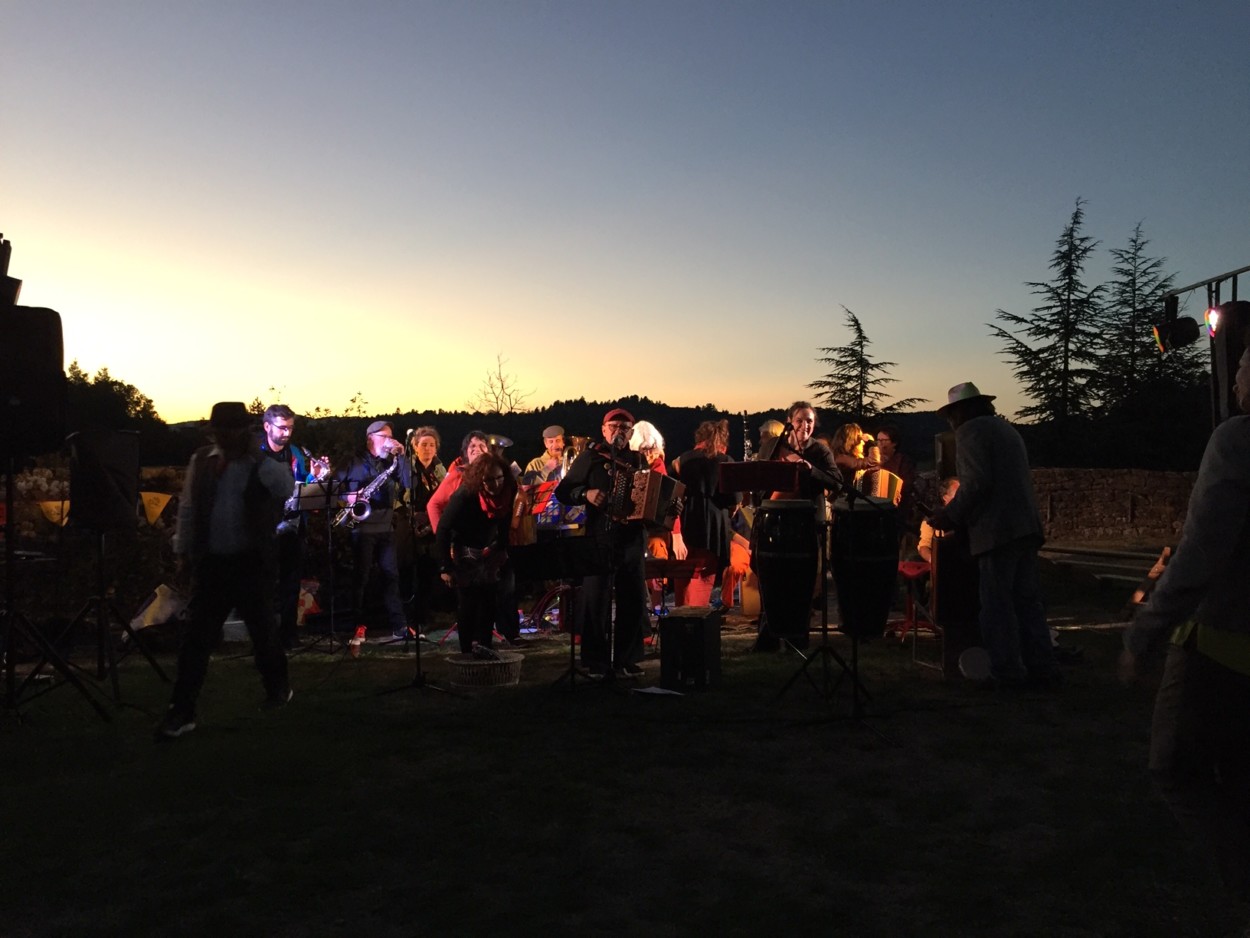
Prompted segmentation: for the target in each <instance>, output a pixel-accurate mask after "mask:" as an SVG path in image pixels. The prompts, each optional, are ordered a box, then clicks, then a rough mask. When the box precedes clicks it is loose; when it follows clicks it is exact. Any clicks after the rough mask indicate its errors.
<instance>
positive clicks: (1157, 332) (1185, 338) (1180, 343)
mask: <svg viewBox="0 0 1250 938" xmlns="http://www.w3.org/2000/svg"><path fill="white" fill-rule="evenodd" d="M1210 312H1211V311H1210V310H1208V313H1210ZM1207 327H1208V328H1209V329H1211V335H1214V334H1215V329H1214V327H1213V326H1211V324H1210V321H1209V320H1208V324H1207ZM1151 332H1152V333H1153V334H1154V337H1155V344H1156V345H1158V346H1159V351H1160V352H1162V353H1163V354H1164V355H1166V354H1167V353H1168V352H1170V351H1172V350H1173V349H1178V348H1184V347H1185V346H1186V345H1190V344H1192V343H1193V342H1195V341H1197V339H1198V333H1199V329H1198V323H1197V322H1196V321H1195V320H1194V319H1192V318H1191V317H1189V316H1182V317H1180V318H1179V319H1174V320H1172V321H1170V322H1161V323H1159V324H1158V325H1157V326H1154V327H1153V328H1152V329H1151Z"/></svg>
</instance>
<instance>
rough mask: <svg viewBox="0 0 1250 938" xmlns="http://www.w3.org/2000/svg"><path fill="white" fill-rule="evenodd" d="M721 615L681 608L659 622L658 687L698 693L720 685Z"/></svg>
mask: <svg viewBox="0 0 1250 938" xmlns="http://www.w3.org/2000/svg"><path fill="white" fill-rule="evenodd" d="M722 615H723V614H722V613H721V611H720V610H718V609H710V608H708V607H706V606H680V607H678V608H676V609H672V610H670V611H669V614H668V615H667V616H666V617H665V618H663V619H661V620H660V686H661V687H663V688H664V689H665V690H677V691H681V690H686V689H688V688H691V687H694V688H698V689H700V690H702V689H704V688H708V687H715V686H716V685H717V684H719V683H720V623H721V618H722Z"/></svg>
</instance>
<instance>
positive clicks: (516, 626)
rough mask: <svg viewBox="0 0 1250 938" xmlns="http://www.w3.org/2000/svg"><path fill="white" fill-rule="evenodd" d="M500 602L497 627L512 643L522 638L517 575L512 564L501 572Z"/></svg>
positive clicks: (497, 607) (498, 596) (497, 605)
mask: <svg viewBox="0 0 1250 938" xmlns="http://www.w3.org/2000/svg"><path fill="white" fill-rule="evenodd" d="M496 596H497V599H498V601H497V602H496V604H495V627H496V628H497V629H498V630H499V634H500V635H502V636H503V637H504V638H506V639H507V640H508V641H510V642H515V641H516V640H517V639H519V638H520V637H521V617H520V615H518V614H517V608H516V573H515V571H513V569H512V564H506V565H505V566H504V568H503V569H502V570H501V571H500V572H499V589H498V590H497V591H496Z"/></svg>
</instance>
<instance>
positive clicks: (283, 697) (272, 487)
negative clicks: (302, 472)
mask: <svg viewBox="0 0 1250 938" xmlns="http://www.w3.org/2000/svg"><path fill="white" fill-rule="evenodd" d="M251 423H252V417H251V414H249V413H248V412H247V408H246V407H245V406H244V405H243V404H242V403H241V402H239V401H226V402H223V403H219V404H214V405H213V411H212V416H211V417H210V418H209V430H210V435H211V438H212V440H213V443H212V445H211V446H205V447H202V448H201V449H199V450H197V451H196V452H195V454H194V455H193V456H192V457H191V463H190V465H189V466H188V467H187V475H186V479H185V481H184V483H183V487H182V497H181V499H180V501H179V503H178V527H177V532H176V535H175V537H174V554H175V555H176V557H177V559H178V566H179V570H180V571H181V570H182V569H183V568H184V567H187V566H189V567H190V576H191V598H190V601H189V603H188V606H187V608H188V611H189V613H190V622H189V623H188V626H187V634H186V637H185V638H184V639H183V643H182V649H181V651H180V652H179V653H178V676H177V678H176V679H175V681H174V690H173V695H172V699H171V701H170V704H169V709H168V711H167V712H166V714H165V717H164V718H163V719H162V720H161V722H160V724H159V725H158V726H157V729H156V738H157V739H158V740H161V739H176V738H177V737H179V736H182V735H183V734H185V733H189V732H191V731H192V730H194V729H195V727H196V713H195V705H196V701H197V699H198V698H199V694H200V688H201V687H202V686H203V684H204V678H205V675H206V674H207V673H208V659H209V655H211V654H212V651H213V649H214V648H216V647H217V645H218V643H220V641H221V632H222V627H223V626H224V625H225V622H226V616H227V615H228V614H229V613H230V610H231V609H235V610H237V611H238V613H239V615H240V616H241V617H242V618H243V624H244V625H246V626H247V632H248V635H249V636H250V637H251V639H252V653H253V655H254V656H255V659H256V667H257V669H258V670H259V671H260V677H261V683H262V684H263V685H264V687H265V698H266V700H265V703H266V706H269V707H281V706H282V705H284V704H285V703H286V702H287V701H288V700H290V699H291V686H290V684H289V683H288V682H287V661H286V654H285V652H283V650H282V644H281V642H280V640H279V637H278V623H277V618H276V617H275V615H274V610H273V588H274V583H275V580H276V576H277V540H276V538H277V525H278V520H279V519H280V518H281V517H282V506H283V504H284V503H285V502H286V500H287V498H288V497H290V495H291V491H292V489H293V487H294V482H293V480H292V478H291V472H290V470H289V469H286V468H285V467H283V466H281V465H279V464H278V463H276V462H274V461H273V460H271V459H266V458H264V457H263V456H262V455H261V454H260V453H258V452H256V451H255V450H254V449H253V447H252V438H251V432H250V430H251Z"/></svg>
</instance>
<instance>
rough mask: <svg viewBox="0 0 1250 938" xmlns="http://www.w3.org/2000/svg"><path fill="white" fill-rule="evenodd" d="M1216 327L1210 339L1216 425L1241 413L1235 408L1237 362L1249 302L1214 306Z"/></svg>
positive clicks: (1248, 327) (1249, 317)
mask: <svg viewBox="0 0 1250 938" xmlns="http://www.w3.org/2000/svg"><path fill="white" fill-rule="evenodd" d="M1216 310H1218V312H1219V320H1218V326H1217V327H1216V330H1215V335H1214V336H1212V337H1211V403H1212V410H1213V411H1214V416H1215V423H1216V424H1220V423H1223V422H1224V421H1225V420H1227V419H1228V418H1229V417H1236V416H1237V415H1238V414H1240V413H1241V408H1240V407H1239V406H1238V405H1237V388H1236V378H1237V361H1238V359H1240V358H1241V353H1242V352H1244V351H1245V350H1246V344H1247V333H1248V332H1250V303H1248V302H1246V301H1245V300H1233V301H1231V302H1229V303H1221V304H1220V305H1219V306H1217V307H1216Z"/></svg>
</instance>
